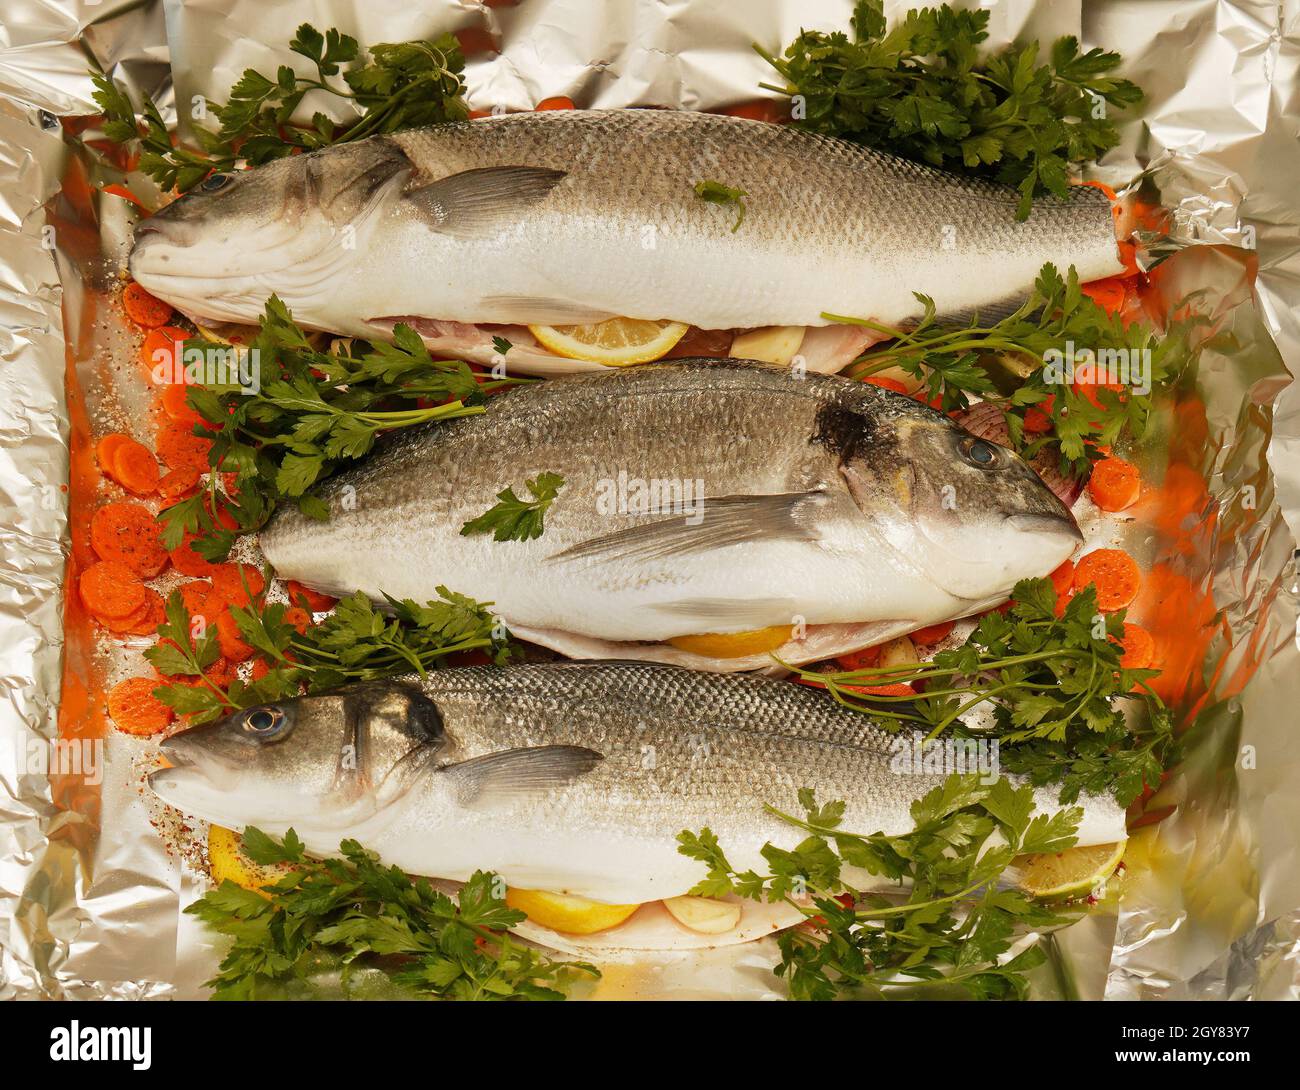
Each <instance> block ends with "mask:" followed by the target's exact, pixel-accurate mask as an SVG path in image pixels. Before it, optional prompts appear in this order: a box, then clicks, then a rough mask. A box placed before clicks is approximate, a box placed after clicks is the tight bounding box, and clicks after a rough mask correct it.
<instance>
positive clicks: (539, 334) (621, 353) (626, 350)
mask: <svg viewBox="0 0 1300 1090" xmlns="http://www.w3.org/2000/svg"><path fill="white" fill-rule="evenodd" d="M688 328H689V327H688V326H687V325H686V324H685V323H683V322H650V321H646V320H644V319H642V318H610V319H608V320H606V321H603V322H592V323H590V324H588V325H530V326H529V327H528V330H529V332H530V333H532V335H533V336H534V337H536V338H537V343H538V344H540V345H541V346H542V347H543V348H546V349H548V350H549V351H551V352H554V353H555V354H556V355H557V356H566V357H567V358H569V359H571V360H590V361H591V362H593V363H604V364H607V365H608V366H610V367H625V366H626V365H627V364H630V363H649V362H650V361H651V360H657V359H659V358H660V357H661V356H663V355H665V354H666V353H668V352H670V351H671V350H672V348H673V346H674V345H675V344H676V343H677V342H678V341H680V340H681V339H682V338H683V337H684V336H685V335H686V330H687V329H688Z"/></svg>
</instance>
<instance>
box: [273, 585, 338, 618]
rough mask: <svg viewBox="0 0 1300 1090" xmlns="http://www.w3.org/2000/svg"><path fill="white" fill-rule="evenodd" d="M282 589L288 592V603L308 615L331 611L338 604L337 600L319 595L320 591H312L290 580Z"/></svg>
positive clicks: (326, 595)
mask: <svg viewBox="0 0 1300 1090" xmlns="http://www.w3.org/2000/svg"><path fill="white" fill-rule="evenodd" d="M284 589H285V590H286V591H288V592H289V601H291V602H292V603H293V604H294V605H296V606H301V607H302V608H303V609H305V610H307V611H308V612H309V613H324V612H325V611H326V610H327V609H333V608H334V607H335V606H336V605H338V602H339V600H338V599H337V598H331V597H330V596H329V595H328V594H321V593H320V591H316V590H312V589H311V587H306V586H303V585H302V584H301V583H298V582H295V581H294V580H292V579H290V580H289V581H288V582H287V583H285V585H284Z"/></svg>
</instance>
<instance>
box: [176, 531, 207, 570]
mask: <svg viewBox="0 0 1300 1090" xmlns="http://www.w3.org/2000/svg"><path fill="white" fill-rule="evenodd" d="M194 536H195V535H194V534H186V535H185V537H184V538H183V539H182V541H181V543H180V544H179V545H178V546H177V547H176V548H174V549H173V550H172V551H171V558H172V566H173V567H174V568H175V569H176V570H177V571H178V572H180V573H181V574H182V575H193V576H196V577H199V578H202V577H203V576H208V575H211V574H212V572H213V569H214V568H216V565H215V564H213V563H212V561H210V560H205V559H204V558H203V557H201V556H200V555H199V554H198V553H196V552H195V551H194V548H193V541H194Z"/></svg>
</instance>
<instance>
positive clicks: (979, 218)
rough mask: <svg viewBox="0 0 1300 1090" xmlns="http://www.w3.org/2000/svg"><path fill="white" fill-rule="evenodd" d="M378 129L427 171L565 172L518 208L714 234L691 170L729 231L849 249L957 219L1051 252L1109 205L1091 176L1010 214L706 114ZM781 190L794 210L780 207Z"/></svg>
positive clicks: (981, 246) (917, 174)
mask: <svg viewBox="0 0 1300 1090" xmlns="http://www.w3.org/2000/svg"><path fill="white" fill-rule="evenodd" d="M392 139H394V140H395V141H396V142H397V143H398V144H400V145H401V146H402V148H403V149H404V150H405V151H406V152H407V154H408V155H410V156H411V158H412V159H413V160H414V161H415V163H416V165H417V167H421V168H425V167H427V169H428V177H429V178H430V179H433V178H439V177H443V176H446V175H448V174H454V173H457V172H459V171H464V170H473V169H480V168H483V167H485V166H497V165H507V164H526V165H528V166H532V167H546V168H550V169H555V170H563V171H566V172H567V173H568V174H569V179H568V180H567V181H566V184H565V185H562V186H560V187H558V188H557V189H556V190H555V192H554V193H553V194H552V196H551V198H549V199H548V200H547V202H546V206H545V207H546V211H545V212H544V213H542V212H538V213H532V214H530V213H526V212H525V213H522V214H521V216H522V218H524V219H527V218H529V216H530V215H546V216H556V217H559V218H561V219H563V220H564V221H565V222H566V223H567V224H568V225H570V227H573V226H576V227H577V228H578V229H581V225H582V222H583V220H584V219H585V218H587V217H589V216H590V213H591V210H592V209H593V208H601V209H607V210H617V211H618V212H620V213H622V214H623V215H625V216H626V217H627V218H628V220H629V221H631V222H635V223H647V222H659V223H663V222H664V220H663V217H664V213H665V211H666V210H671V215H670V218H669V219H668V221H667V224H666V228H667V230H668V232H669V233H670V235H672V236H673V237H685V236H688V235H690V234H693V233H699V234H702V235H706V236H708V237H715V236H716V234H717V227H718V223H719V217H723V218H725V217H727V216H728V215H729V214H730V213H729V210H724V209H719V208H717V207H716V206H713V205H710V204H707V203H706V202H704V201H695V202H683V201H682V194H683V192H687V191H689V190H690V189H691V188H693V187H694V185H695V184H696V183H697V182H699V181H703V180H715V181H719V182H722V183H723V184H726V185H732V186H736V187H740V188H743V189H744V190H745V191H746V198H745V204H746V209H747V211H746V217H745V225H744V227H743V228H742V230H744V231H747V232H751V233H753V234H757V235H761V237H762V238H763V239H764V240H765V241H766V242H769V243H772V244H775V245H777V246H788V247H791V248H797V249H800V250H803V249H807V248H809V246H810V245H812V246H815V247H816V248H819V249H821V250H823V251H824V252H826V253H827V254H839V253H845V254H849V253H854V252H859V251H860V250H861V248H862V246H863V243H864V241H865V240H870V242H871V245H872V246H874V247H880V246H882V245H884V246H885V247H887V248H892V249H899V250H911V249H925V250H926V251H929V252H934V251H937V250H938V249H939V247H940V242H941V238H940V234H939V232H940V229H941V227H942V225H952V226H954V227H955V228H956V229H957V232H958V234H959V238H960V246H961V248H962V250H965V251H972V252H979V253H995V252H998V251H1000V250H1003V249H1005V248H1006V247H1007V246H1008V244H1009V242H1010V241H1011V239H1012V237H1013V236H1014V238H1015V240H1016V241H1017V242H1018V243H1019V244H1020V245H1022V246H1034V247H1039V246H1045V247H1047V248H1050V247H1053V246H1055V247H1057V248H1059V249H1061V250H1062V251H1064V250H1065V248H1066V247H1067V245H1068V243H1069V242H1070V241H1071V240H1072V239H1074V240H1077V238H1078V234H1079V229H1080V224H1081V222H1085V221H1092V222H1093V223H1094V224H1095V223H1100V224H1101V226H1102V228H1103V229H1107V228H1109V211H1108V208H1109V206H1108V204H1107V203H1106V200H1105V197H1104V196H1103V195H1102V194H1101V193H1099V192H1097V191H1096V190H1094V189H1092V188H1091V187H1087V188H1078V189H1076V190H1074V191H1072V192H1071V194H1070V195H1069V197H1068V198H1067V199H1065V200H1058V199H1056V198H1042V199H1040V200H1037V201H1036V202H1035V204H1034V212H1033V215H1032V216H1031V218H1030V219H1029V220H1028V221H1027V222H1025V223H1017V222H1016V220H1015V209H1016V204H1017V201H1018V199H1019V198H1018V195H1017V194H1016V193H1015V192H1014V191H1013V190H1010V189H1008V188H1006V187H1003V186H997V185H994V184H992V183H990V182H985V181H982V180H980V179H971V178H965V177H961V176H957V175H951V174H947V173H945V172H942V171H938V170H935V169H933V168H931V167H927V166H923V165H921V164H918V163H913V162H910V161H908V160H905V159H898V158H895V157H893V156H890V155H886V154H883V153H880V152H877V151H874V150H872V149H870V148H864V147H861V146H859V145H856V144H851V143H848V142H847V141H843V140H836V139H833V138H830V137H823V136H817V135H814V134H810V133H806V132H803V131H800V130H797V129H794V128H792V127H788V126H783V125H772V124H767V123H764V122H758V121H745V120H740V119H736V118H731V117H724V116H717V115H711V114H701V113H691V112H685V111H674V110H591V111H563V112H543V113H534V114H518V115H511V116H509V117H503V118H499V119H485V120H480V121H474V122H467V123H463V124H458V125H448V126H442V127H440V128H436V129H421V130H416V131H414V132H410V133H400V134H397V135H396V136H394V137H392ZM418 182H419V179H418V178H417V179H416V184H418ZM792 203H793V204H797V207H798V212H799V214H798V215H797V216H792V215H791V214H790V210H791V205H792ZM1099 210H1104V212H1105V215H1104V217H1101V218H1099V217H1098V212H1099ZM727 222H728V223H729V222H730V220H727ZM593 226H594V225H593ZM923 232H929V233H932V234H933V237H931V238H926V237H924V235H923ZM719 288H720V289H723V290H725V285H719Z"/></svg>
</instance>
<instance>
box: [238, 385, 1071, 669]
mask: <svg viewBox="0 0 1300 1090" xmlns="http://www.w3.org/2000/svg"><path fill="white" fill-rule="evenodd" d="M540 472H550V473H556V474H559V475H560V476H561V477H563V478H564V485H563V487H562V488H561V489H560V490H559V493H558V496H557V497H556V499H555V501H554V503H553V504H552V505H551V507H550V509H549V510H548V511H547V512H546V515H545V522H544V526H545V529H544V532H543V533H542V534H541V536H540V537H537V538H534V539H532V540H527V541H503V542H498V541H495V540H493V536H492V535H491V534H489V533H485V534H477V535H473V536H465V535H463V534H462V533H461V529H462V527H463V526H464V525H465V523H466V522H468V521H470V520H471V519H473V518H475V517H476V516H479V515H481V514H483V513H484V512H485V511H487V510H488V509H489V508H491V507H492V506H493V504H494V502H495V500H496V494H497V493H498V492H499V491H501V489H503V488H504V487H505V486H507V485H512V486H513V487H514V488H515V489H516V490H517V491H518V492H520V493H522V494H524V495H526V494H527V493H525V492H524V491H523V482H524V481H525V480H526V479H529V478H533V477H536V476H537V474H538V473H540ZM316 494H317V495H318V496H319V497H320V498H321V499H322V500H323V501H324V502H325V503H326V504H327V505H328V507H329V510H330V517H329V519H328V521H325V522H322V521H319V520H317V519H313V518H308V517H306V516H304V515H302V514H301V513H300V512H299V511H298V510H297V508H296V507H292V506H285V507H282V508H281V509H280V510H279V511H278V512H277V513H276V514H275V516H274V517H273V519H272V521H271V522H270V523H269V525H268V526H267V528H266V529H265V530H264V531H263V532H262V535H261V546H262V549H263V551H264V552H265V554H266V557H267V559H268V560H269V561H270V562H271V564H272V566H273V567H274V568H275V569H276V571H277V572H278V573H279V574H280V576H282V577H283V578H285V579H295V580H298V581H300V582H303V583H306V584H307V585H308V586H311V587H314V588H316V589H318V590H321V591H324V592H326V593H329V594H335V595H342V594H345V593H349V592H355V591H357V590H361V591H364V592H365V593H366V594H367V595H369V596H370V597H372V598H374V599H375V600H377V601H381V602H382V601H383V598H384V595H390V596H392V597H394V598H413V599H415V600H416V601H418V602H424V601H428V600H430V599H432V598H434V597H435V596H436V593H437V590H438V588H439V587H440V586H445V587H448V588H450V589H452V590H454V591H457V592H459V593H461V594H467V595H470V596H471V597H473V598H476V599H478V600H480V601H485V602H492V603H494V607H493V608H494V610H495V611H496V612H497V613H498V614H499V615H500V616H501V617H502V619H503V620H504V621H505V622H506V623H507V624H508V625H509V627H510V629H511V631H512V632H514V633H515V634H516V635H517V636H519V637H520V638H522V639H526V640H531V641H533V642H534V643H538V644H542V645H544V646H546V647H550V648H553V649H555V650H557V651H560V652H561V653H563V654H566V655H568V656H570V657H573V658H639V659H654V660H658V661H666V662H676V663H679V664H681V665H688V666H695V667H699V668H703V669H715V670H747V669H755V668H758V667H762V666H769V665H771V662H772V660H771V657H770V656H769V654H768V653H767V650H772V651H773V653H775V654H777V655H778V656H779V657H781V658H783V659H785V660H786V661H790V662H796V663H798V662H811V661H815V660H818V659H823V658H827V657H828V656H831V655H836V654H843V653H845V652H847V651H850V650H856V649H858V648H861V647H865V646H868V645H870V644H876V643H880V642H881V641H883V640H886V639H889V638H891V637H893V636H897V635H902V634H904V633H908V632H912V631H914V630H916V629H917V628H920V627H922V626H924V625H929V624H934V623H936V622H938V621H942V620H947V619H951V618H955V617H966V616H970V615H972V614H974V613H977V612H979V611H980V610H982V609H985V608H988V607H990V606H993V605H997V604H999V603H1001V602H1003V601H1005V600H1006V598H1007V596H1008V594H1009V592H1010V591H1011V589H1012V587H1013V586H1014V585H1015V583H1016V582H1017V581H1019V580H1020V579H1025V578H1031V577H1040V576H1044V575H1047V574H1048V573H1049V572H1051V571H1052V570H1053V569H1054V568H1056V567H1057V566H1058V565H1059V564H1060V563H1061V562H1062V561H1063V560H1065V559H1066V558H1067V557H1069V555H1070V554H1071V553H1072V552H1073V551H1074V549H1075V548H1076V547H1077V546H1078V544H1079V543H1080V541H1081V537H1080V534H1079V530H1078V527H1077V525H1076V524H1075V522H1074V519H1073V517H1072V516H1071V515H1070V512H1069V510H1068V509H1067V508H1066V507H1065V506H1064V505H1063V504H1062V503H1061V502H1060V500H1058V499H1057V498H1056V496H1055V495H1053V494H1052V492H1051V491H1050V490H1049V489H1048V488H1047V487H1046V486H1045V485H1044V484H1043V483H1042V481H1041V480H1040V479H1039V478H1038V477H1037V475H1036V474H1035V473H1034V472H1033V470H1032V469H1030V468H1029V466H1028V465H1026V464H1025V463H1024V462H1023V461H1022V460H1021V459H1020V458H1019V457H1018V456H1017V455H1015V454H1014V453H1013V452H1011V451H1010V450H1008V449H1007V448H1006V447H1002V446H999V445H997V444H994V443H990V442H988V441H986V440H983V439H979V438H977V437H976V436H973V435H971V434H970V433H969V432H966V431H964V430H963V429H962V428H961V427H959V426H958V425H957V424H956V423H954V422H953V421H952V420H951V419H949V418H948V417H947V416H946V415H945V414H943V413H941V412H937V411H935V410H934V409H931V408H929V407H928V406H926V405H923V404H921V403H920V402H918V401H915V400H913V399H912V398H909V397H904V396H902V395H900V394H895V393H891V392H889V391H887V390H883V389H881V388H879V387H877V386H872V385H870V384H865V383H861V382H855V381H852V380H849V379H843V378H838V377H836V376H830V375H817V374H809V375H806V376H803V377H799V376H797V375H796V374H795V373H794V372H792V371H790V370H788V369H785V368H777V367H770V366H764V365H761V364H754V363H746V362H743V361H730V362H718V361H713V362H709V361H698V360H682V361H677V362H673V363H663V364H655V365H650V366H644V367H633V368H610V369H606V370H605V371H603V372H601V373H599V374H587V375H578V376H576V377H574V378H571V379H566V380H564V381H563V382H543V383H537V384H535V385H530V386H526V387H521V388H515V389H513V390H511V391H510V392H508V393H505V394H502V395H499V396H496V397H493V398H492V399H490V400H489V402H488V405H487V411H486V412H485V413H483V414H482V415H480V416H474V417H466V418H462V419H458V420H454V421H450V422H448V423H444V424H438V425H436V426H434V427H432V428H424V429H411V430H410V431H409V432H406V433H403V434H399V435H396V436H394V437H393V438H392V439H391V440H390V441H388V442H387V443H386V444H384V445H382V446H381V447H380V448H379V449H378V450H377V451H376V452H375V453H374V454H372V455H371V456H370V457H368V458H367V459H365V460H364V461H362V462H360V463H357V464H356V465H355V466H353V467H350V468H348V469H346V470H344V471H342V472H340V473H338V474H336V475H335V476H334V477H332V478H330V479H328V480H327V481H325V482H324V483H323V484H322V485H321V486H320V487H319V488H318V489H317V490H316ZM782 626H788V627H789V629H790V631H789V634H788V635H789V638H788V639H785V640H782V639H780V638H777V640H776V645H775V646H771V645H769V646H768V647H766V648H759V649H756V650H755V652H754V653H752V654H736V655H735V656H734V657H719V654H715V653H713V652H711V651H710V650H709V648H708V646H707V645H705V646H704V647H701V646H698V645H694V646H693V645H691V644H690V643H689V642H688V643H687V644H685V645H683V646H673V645H671V644H668V643H665V642H664V641H668V640H674V639H679V638H681V637H689V636H692V635H696V634H701V633H736V632H750V631H753V630H758V629H767V628H772V629H776V630H778V635H779V631H780V629H781V627H782ZM724 653H728V654H729V653H731V652H730V650H729V649H728V650H727V651H725V652H724Z"/></svg>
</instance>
